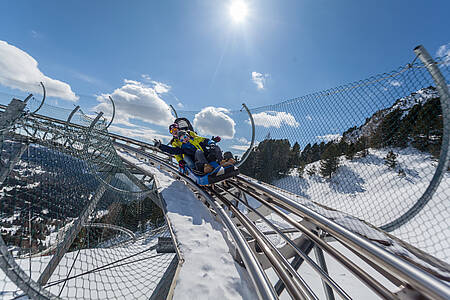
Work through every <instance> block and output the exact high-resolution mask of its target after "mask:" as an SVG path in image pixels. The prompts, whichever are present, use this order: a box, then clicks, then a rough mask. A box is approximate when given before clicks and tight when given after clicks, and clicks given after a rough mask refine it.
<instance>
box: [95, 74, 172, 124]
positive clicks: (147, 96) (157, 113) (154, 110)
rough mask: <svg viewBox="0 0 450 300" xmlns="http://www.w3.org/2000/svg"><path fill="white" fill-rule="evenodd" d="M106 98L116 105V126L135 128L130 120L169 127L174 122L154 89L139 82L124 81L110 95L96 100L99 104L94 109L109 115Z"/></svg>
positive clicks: (169, 110) (109, 110)
mask: <svg viewBox="0 0 450 300" xmlns="http://www.w3.org/2000/svg"><path fill="white" fill-rule="evenodd" d="M108 96H111V97H112V98H113V100H114V103H115V105H116V119H115V120H114V123H116V124H123V125H127V126H135V125H133V124H131V122H130V120H131V119H139V120H141V121H144V122H148V123H151V124H156V125H160V126H169V124H170V123H172V122H173V120H174V117H173V116H172V114H171V109H170V107H169V105H167V103H166V102H164V100H162V99H161V98H160V97H159V95H158V93H157V92H156V90H155V88H154V87H150V86H147V85H145V84H143V83H141V82H139V81H135V80H128V79H125V80H124V85H123V86H122V87H120V88H118V89H116V90H114V92H113V93H112V94H102V95H101V96H98V97H97V100H98V101H100V102H101V103H100V104H99V105H97V106H96V107H95V108H94V109H95V110H99V111H103V112H104V113H105V114H111V113H112V108H111V104H110V101H109V99H108Z"/></svg>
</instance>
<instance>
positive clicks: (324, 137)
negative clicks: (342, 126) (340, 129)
mask: <svg viewBox="0 0 450 300" xmlns="http://www.w3.org/2000/svg"><path fill="white" fill-rule="evenodd" d="M341 137H342V136H341V135H340V134H339V133H336V134H326V135H319V136H318V137H317V138H319V139H321V140H324V141H325V142H331V141H335V142H338V141H339V140H340V139H341Z"/></svg>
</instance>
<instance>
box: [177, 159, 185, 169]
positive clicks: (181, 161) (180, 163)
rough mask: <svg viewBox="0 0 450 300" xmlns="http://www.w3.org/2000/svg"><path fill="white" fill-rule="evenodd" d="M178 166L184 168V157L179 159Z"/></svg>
mask: <svg viewBox="0 0 450 300" xmlns="http://www.w3.org/2000/svg"><path fill="white" fill-rule="evenodd" d="M178 166H180V168H181V169H184V167H185V166H186V161H185V160H184V159H182V160H180V161H179V162H178Z"/></svg>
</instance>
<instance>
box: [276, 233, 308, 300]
mask: <svg viewBox="0 0 450 300" xmlns="http://www.w3.org/2000/svg"><path fill="white" fill-rule="evenodd" d="M298 247H299V248H300V250H301V251H302V252H303V253H305V254H306V255H308V254H309V252H311V250H312V248H313V247H314V243H313V242H312V241H311V240H310V239H308V238H306V237H305V238H304V239H303V241H302V242H301V244H300V245H299V246H298ZM303 262H304V259H303V258H302V257H301V256H300V255H298V254H296V255H295V256H294V259H293V260H292V262H291V266H292V268H293V269H294V270H296V271H297V270H298V269H299V268H300V266H301V265H302V264H303ZM285 287H286V286H285V285H284V282H283V281H282V280H281V279H280V280H278V282H277V283H276V284H275V291H276V292H277V295H278V296H279V295H281V293H282V292H283V291H284V289H285Z"/></svg>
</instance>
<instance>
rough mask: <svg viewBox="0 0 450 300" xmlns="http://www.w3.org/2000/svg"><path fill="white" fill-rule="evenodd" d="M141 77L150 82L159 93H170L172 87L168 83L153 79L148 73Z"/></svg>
mask: <svg viewBox="0 0 450 300" xmlns="http://www.w3.org/2000/svg"><path fill="white" fill-rule="evenodd" d="M141 77H142V79H143V80H144V81H146V82H148V83H150V84H151V85H152V87H153V89H154V90H155V92H157V93H158V94H165V93H168V92H169V91H170V89H171V86H170V85H168V84H165V83H162V82H159V81H155V80H152V78H151V77H150V75H148V74H142V75H141Z"/></svg>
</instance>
